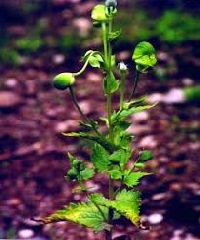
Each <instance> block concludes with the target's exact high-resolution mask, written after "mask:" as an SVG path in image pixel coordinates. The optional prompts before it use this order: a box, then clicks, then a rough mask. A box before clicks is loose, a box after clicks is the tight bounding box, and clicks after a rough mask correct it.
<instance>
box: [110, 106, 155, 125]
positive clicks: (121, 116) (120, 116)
mask: <svg viewBox="0 0 200 240" xmlns="http://www.w3.org/2000/svg"><path fill="white" fill-rule="evenodd" d="M155 105H156V104H153V105H145V106H138V107H132V108H130V109H122V110H120V111H118V112H117V113H115V114H113V115H112V122H113V123H115V122H116V121H122V120H125V119H126V118H127V117H129V116H131V115H132V114H134V113H138V112H142V111H144V110H148V109H150V108H152V107H154V106H155Z"/></svg>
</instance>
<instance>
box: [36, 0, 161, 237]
mask: <svg viewBox="0 0 200 240" xmlns="http://www.w3.org/2000/svg"><path fill="white" fill-rule="evenodd" d="M116 7H117V2H116V1H115V0H107V1H106V2H105V4H98V5H97V6H95V7H94V9H93V10H92V15H91V16H92V20H93V22H94V24H95V25H96V26H99V27H101V33H102V41H103V48H104V50H103V53H102V52H99V51H93V50H89V51H87V52H86V53H85V55H84V56H83V58H82V61H83V62H84V64H83V67H82V68H81V70H80V71H79V72H77V73H61V74H59V75H57V76H56V77H55V78H54V80H53V84H54V86H55V87H56V88H57V89H59V90H69V92H70V94H71V97H72V101H73V103H74V104H75V106H76V108H77V109H78V111H79V113H80V114H81V116H82V118H83V121H81V126H84V128H85V131H81V132H72V133H63V135H64V136H67V137H78V138H82V139H86V140H87V141H88V140H89V141H90V142H91V144H90V146H91V148H92V149H91V163H92V165H91V164H90V165H89V164H88V163H87V162H86V161H83V160H80V159H77V158H76V157H75V156H73V155H72V154H70V153H69V154H68V158H69V161H70V169H69V170H68V172H67V174H66V179H67V180H68V181H74V182H77V184H78V185H79V187H78V189H76V191H80V192H81V193H83V194H85V195H86V197H87V201H85V202H80V203H78V204H74V203H71V204H70V205H69V206H67V207H65V208H64V209H62V210H59V211H57V212H55V213H53V214H51V215H50V216H47V217H44V218H42V219H41V221H42V222H43V223H51V222H57V221H72V222H75V223H78V224H81V225H83V226H85V227H89V228H92V229H93V230H94V231H96V232H98V231H104V232H105V239H106V240H111V239H112V232H113V228H114V226H115V224H114V222H115V221H114V220H116V219H120V217H125V218H127V219H128V220H130V221H131V222H132V223H133V224H134V225H136V226H138V227H139V226H140V225H141V221H140V204H141V200H140V192H139V191H137V190H136V189H135V188H136V186H138V184H139V182H140V180H141V179H142V178H143V177H144V176H147V175H149V174H150V173H149V172H146V171H144V166H145V162H146V161H147V160H151V159H152V153H151V152H150V151H147V150H146V151H141V152H140V153H139V155H138V157H136V158H134V159H133V157H132V155H133V152H134V151H135V150H136V149H132V146H131V142H132V138H133V136H132V135H131V134H130V133H129V132H128V131H127V129H128V127H129V126H130V125H131V122H129V121H128V120H127V118H128V117H129V116H130V115H132V114H134V113H138V112H141V111H144V110H147V109H150V108H152V107H153V105H148V104H147V103H146V99H145V97H142V98H139V99H132V98H133V96H134V93H135V89H136V87H137V83H138V80H139V74H141V73H145V72H147V71H148V70H149V68H152V67H154V65H155V64H156V61H157V60H156V55H155V50H154V48H153V46H152V45H151V44H150V43H148V42H145V41H143V42H140V43H138V44H137V46H136V48H135V50H134V52H133V57H132V59H133V61H134V62H135V71H136V75H135V80H134V82H133V90H132V92H131V95H130V97H129V100H128V101H126V100H125V88H126V78H127V73H128V69H127V66H126V65H125V64H124V63H120V64H119V65H118V67H117V66H116V57H115V55H113V53H112V42H113V41H114V40H116V39H117V38H118V37H119V35H120V31H115V30H113V18H114V16H115V14H116V13H117V8H116ZM88 65H91V66H92V67H94V68H100V69H102V71H103V73H104V80H103V91H104V95H105V97H106V110H107V116H104V117H103V118H101V119H100V120H103V122H104V123H105V124H106V126H107V131H106V132H101V131H100V129H99V122H98V121H94V120H92V119H89V118H88V117H87V116H85V115H84V113H83V112H82V110H81V108H80V106H79V104H78V101H77V98H76V95H75V91H74V83H75V79H76V77H77V76H79V75H80V74H82V73H83V72H84V71H85V69H86V67H87V66H88ZM117 71H118V73H119V76H120V80H117V79H116V77H115V75H116V72H117ZM117 93H119V95H120V103H119V109H118V110H114V109H113V104H112V97H113V94H117ZM95 174H104V175H106V176H107V178H108V192H107V194H105V196H104V195H103V193H91V192H90V189H88V188H87V187H86V185H85V182H86V181H87V180H89V179H91V178H93V177H94V175H95Z"/></svg>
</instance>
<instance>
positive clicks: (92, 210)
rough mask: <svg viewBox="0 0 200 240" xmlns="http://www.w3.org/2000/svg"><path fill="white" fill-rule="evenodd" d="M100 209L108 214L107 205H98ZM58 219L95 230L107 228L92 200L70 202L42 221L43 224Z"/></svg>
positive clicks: (58, 220) (57, 220)
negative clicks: (77, 202)
mask: <svg viewBox="0 0 200 240" xmlns="http://www.w3.org/2000/svg"><path fill="white" fill-rule="evenodd" d="M100 209H101V211H102V212H103V213H104V215H105V216H107V215H108V208H107V207H104V206H100ZM60 221H70V222H74V223H78V224H80V225H83V226H85V227H88V228H92V229H93V230H94V231H96V232H99V231H102V230H104V229H109V225H108V224H107V223H106V222H105V220H104V218H103V216H102V214H101V213H100V211H99V210H98V208H97V207H96V206H95V205H94V204H93V203H92V202H85V203H79V204H73V203H71V204H70V205H69V206H67V207H65V208H64V209H62V210H59V211H57V212H55V213H53V214H51V215H49V216H47V217H45V218H43V219H42V222H44V223H45V224H47V223H52V222H60Z"/></svg>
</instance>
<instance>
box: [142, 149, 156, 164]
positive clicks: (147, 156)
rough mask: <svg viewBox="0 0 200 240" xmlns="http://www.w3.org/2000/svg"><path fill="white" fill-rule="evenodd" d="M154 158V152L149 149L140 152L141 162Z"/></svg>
mask: <svg viewBox="0 0 200 240" xmlns="http://www.w3.org/2000/svg"><path fill="white" fill-rule="evenodd" d="M152 159H153V153H152V152H151V151H149V150H145V151H141V152H140V153H139V159H138V161H139V162H143V161H148V160H152Z"/></svg>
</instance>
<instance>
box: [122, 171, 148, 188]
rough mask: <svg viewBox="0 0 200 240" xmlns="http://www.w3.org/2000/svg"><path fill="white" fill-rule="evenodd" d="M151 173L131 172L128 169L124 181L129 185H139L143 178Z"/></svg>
mask: <svg viewBox="0 0 200 240" xmlns="http://www.w3.org/2000/svg"><path fill="white" fill-rule="evenodd" d="M150 174H151V173H147V172H131V173H130V171H128V170H126V171H125V174H124V179H123V182H124V184H126V185H127V186H128V187H133V186H137V185H138V184H139V181H140V179H141V178H143V177H144V176H147V175H150Z"/></svg>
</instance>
